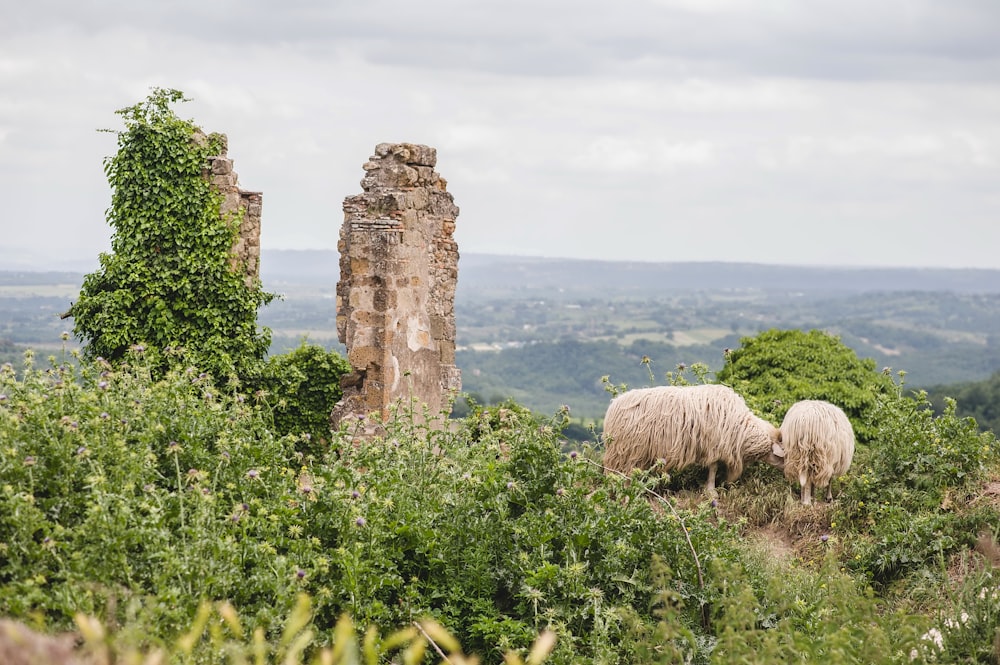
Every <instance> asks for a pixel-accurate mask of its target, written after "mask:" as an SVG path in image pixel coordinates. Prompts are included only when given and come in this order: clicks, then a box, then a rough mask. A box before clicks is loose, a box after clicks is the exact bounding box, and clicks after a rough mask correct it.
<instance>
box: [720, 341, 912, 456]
mask: <svg viewBox="0 0 1000 665" xmlns="http://www.w3.org/2000/svg"><path fill="white" fill-rule="evenodd" d="M717 379H718V381H719V383H725V384H727V385H730V386H732V387H733V388H735V389H736V390H737V392H739V393H740V394H741V395H743V396H744V397H746V398H747V401H748V402H750V403H751V404H752V405H754V406H756V407H757V408H759V409H761V410H762V411H763V412H765V413H767V414H769V416H770V418H771V419H772V420H773V421H774V422H779V423H780V422H781V419H782V418H783V417H784V415H785V412H786V411H788V409H789V407H791V405H792V404H794V403H795V402H797V401H800V400H804V399H821V400H826V401H828V402H831V403H833V404H836V405H837V406H839V407H840V408H841V409H843V410H844V412H845V413H846V414H847V416H848V418H850V420H851V424H852V425H853V426H854V432H855V435H856V436H857V437H858V440H859V441H862V442H865V441H869V440H871V438H872V437H873V436H874V434H875V431H874V429H873V426H872V425H871V412H872V410H873V409H874V408H875V403H876V398H877V396H878V395H879V394H881V393H883V392H885V391H888V390H892V389H893V382H892V378H891V377H889V376H887V375H885V374H884V373H882V372H878V371H876V369H875V362H874V361H873V360H871V359H864V360H862V359H859V358H858V356H857V355H856V354H855V353H854V351H852V350H851V349H850V348H848V347H847V346H845V345H844V344H843V343H841V342H840V340H839V339H838V338H836V337H834V336H832V335H829V334H827V333H825V332H823V331H821V330H811V331H809V332H803V331H801V330H776V329H775V330H768V331H765V332H762V333H760V334H759V335H757V336H755V337H745V338H743V339H742V340H740V348H738V349H736V350H734V351H731V352H730V353H728V354H727V356H726V361H725V364H724V365H723V367H722V369H721V370H720V371H719V372H718V375H717Z"/></svg>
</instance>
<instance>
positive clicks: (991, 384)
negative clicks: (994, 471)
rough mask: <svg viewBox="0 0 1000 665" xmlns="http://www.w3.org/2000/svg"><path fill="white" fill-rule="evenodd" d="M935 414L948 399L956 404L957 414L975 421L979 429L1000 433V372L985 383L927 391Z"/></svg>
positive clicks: (976, 382) (966, 383)
mask: <svg viewBox="0 0 1000 665" xmlns="http://www.w3.org/2000/svg"><path fill="white" fill-rule="evenodd" d="M927 395H928V399H929V400H930V401H931V403H932V404H933V405H934V409H935V411H937V412H939V413H940V412H942V411H944V409H945V408H946V407H947V404H948V398H952V399H954V400H955V401H956V402H957V413H958V414H959V415H962V416H969V417H972V418H975V419H976V422H977V423H978V424H979V427H981V428H983V429H988V430H991V431H993V432H1000V372H996V373H994V374H993V376H991V377H990V378H988V379H986V380H985V381H965V382H962V383H957V384H953V385H950V386H934V387H932V388H928V389H927Z"/></svg>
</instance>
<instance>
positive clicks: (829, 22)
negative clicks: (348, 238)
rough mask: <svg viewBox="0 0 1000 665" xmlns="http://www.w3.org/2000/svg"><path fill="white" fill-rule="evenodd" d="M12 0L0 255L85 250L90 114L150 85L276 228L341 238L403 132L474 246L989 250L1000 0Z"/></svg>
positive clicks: (95, 153) (284, 236) (320, 243)
mask: <svg viewBox="0 0 1000 665" xmlns="http://www.w3.org/2000/svg"><path fill="white" fill-rule="evenodd" d="M0 7H2V12H0V231H2V233H0V269H3V268H11V267H21V264H24V263H25V262H29V261H30V262H38V261H41V262H42V263H45V264H49V265H53V266H56V265H60V264H65V263H66V262H74V261H75V262H77V263H76V264H77V265H79V262H81V261H82V262H84V263H86V262H87V261H90V262H92V263H93V264H94V266H96V260H97V259H96V257H97V254H98V253H99V252H101V251H105V250H107V249H108V248H109V246H110V244H109V243H110V229H109V227H108V226H107V224H106V222H105V219H104V211H105V209H106V208H107V206H108V203H109V201H110V190H109V188H108V185H107V181H106V179H105V178H104V174H103V171H102V161H103V159H104V158H105V157H106V156H108V155H111V154H113V153H114V151H115V149H116V143H115V135H114V134H109V133H100V132H98V131H96V130H98V129H102V128H106V129H114V130H118V129H121V128H122V125H121V122H120V118H119V116H117V115H116V114H115V113H114V112H115V110H116V109H119V108H122V107H125V106H130V105H132V104H135V103H137V102H139V101H142V100H143V99H145V98H146V96H147V95H148V93H149V91H150V88H151V87H152V86H159V87H166V88H177V89H179V90H182V91H183V92H185V93H186V94H187V95H188V96H189V97H191V98H192V101H190V102H188V103H185V104H180V105H178V106H176V107H175V110H176V111H177V113H178V115H180V116H181V117H184V118H190V119H193V120H194V121H195V122H196V123H197V124H198V125H200V126H201V127H203V128H204V129H205V130H206V131H218V132H224V133H226V134H228V136H229V156H230V157H232V158H233V159H234V160H235V167H236V170H237V172H238V174H239V179H240V180H239V182H240V186H241V187H243V188H244V189H248V190H258V191H262V192H263V193H264V212H263V232H262V244H263V247H264V249H335V248H336V242H337V236H338V232H339V229H340V225H341V222H342V221H343V212H342V209H341V205H342V202H343V199H344V197H345V196H349V195H353V194H356V193H358V192H360V191H361V188H360V184H359V181H360V179H361V177H362V175H363V171H362V168H361V165H362V164H363V163H364V162H365V161H366V160H367V158H368V157H369V155H371V154H372V153H373V151H374V147H375V145H376V144H378V143H381V142H398V141H408V142H414V143H425V144H428V145H431V146H433V147H435V148H437V151H438V166H437V170H438V172H439V173H441V175H443V176H444V177H445V178H446V179H447V180H448V189H449V191H450V192H451V193H452V194H453V195H454V197H455V202H456V203H457V204H458V206H459V207H460V208H461V214H460V215H459V218H458V222H457V231H456V238H457V240H458V243H459V248H460V250H461V251H462V252H463V253H471V252H476V253H484V252H491V253H502V254H524V255H535V256H558V257H574V258H596V259H616V260H619V259H626V260H642V261H741V262H755V263H777V264H798V265H807V264H810V265H811V264H822V265H851V266H854V265H866V266H945V267H987V268H1000V1H998V0H829V1H827V0H809V1H803V0H752V1H751V0H648V1H643V0H615V1H613V2H610V1H608V0H601V1H599V2H597V1H592V0H502V1H501V0H421V1H420V2H412V1H406V2H404V1H403V0H326V1H319V0H283V1H282V2H280V3H279V2H276V1H274V0H241V1H237V0H212V1H211V2H205V1H204V0H170V1H169V2H167V1H155V2H154V1H146V0H92V1H90V2H79V1H73V2H70V1H67V0H30V1H26V0H0ZM84 267H86V266H84Z"/></svg>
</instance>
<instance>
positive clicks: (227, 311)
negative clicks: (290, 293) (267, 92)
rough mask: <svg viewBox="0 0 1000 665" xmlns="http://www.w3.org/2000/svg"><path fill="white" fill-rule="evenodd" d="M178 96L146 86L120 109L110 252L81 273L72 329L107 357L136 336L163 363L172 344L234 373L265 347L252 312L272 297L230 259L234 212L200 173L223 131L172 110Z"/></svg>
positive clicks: (111, 162)
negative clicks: (228, 212) (227, 211)
mask: <svg viewBox="0 0 1000 665" xmlns="http://www.w3.org/2000/svg"><path fill="white" fill-rule="evenodd" d="M182 99H183V94H182V93H180V92H179V91H176V90H162V89H154V91H153V92H152V93H151V94H150V96H149V97H148V99H146V101H145V102H141V103H139V104H136V105H135V106H130V107H128V108H124V109H121V110H119V111H118V114H119V115H120V116H121V117H122V119H123V120H124V122H125V127H126V129H125V131H123V132H119V134H118V153H117V154H116V155H114V156H113V157H110V158H108V159H107V160H106V161H105V165H104V166H105V173H106V174H107V176H108V182H109V184H110V185H111V190H112V196H111V207H110V208H109V209H108V223H109V224H110V225H111V228H112V229H113V235H112V239H111V248H112V251H111V253H110V254H102V255H101V257H100V261H101V266H100V268H99V269H98V270H97V271H96V272H93V273H90V274H89V275H87V276H86V278H85V279H84V282H83V288H82V290H81V291H80V297H79V299H78V300H77V301H76V302H75V303H73V306H72V307H71V309H70V314H71V315H72V316H73V318H74V328H73V330H74V332H75V334H76V336H77V337H78V338H79V339H80V340H82V341H83V344H84V346H83V348H84V354H85V356H86V357H88V358H99V357H101V358H105V359H108V360H112V361H117V360H119V359H121V358H123V357H125V355H126V353H127V352H128V350H129V349H130V348H132V347H136V346H143V347H144V348H146V349H147V350H148V351H149V352H150V353H151V354H153V353H155V354H156V355H157V357H158V358H159V359H160V360H159V361H158V363H157V364H158V365H159V368H160V369H161V370H162V369H163V368H165V367H167V366H168V365H169V364H170V363H171V362H172V361H171V359H170V356H172V355H173V354H175V353H177V349H178V348H181V349H183V354H184V357H185V359H186V361H187V362H191V363H193V364H194V365H196V366H198V367H199V368H201V369H202V370H205V371H208V372H210V373H212V374H214V375H215V376H218V377H227V378H228V377H231V376H244V375H246V374H247V373H248V372H249V371H251V370H253V369H254V368H255V366H256V364H257V363H259V362H260V361H261V360H263V358H264V355H265V353H266V352H267V349H268V345H269V343H270V339H269V332H268V331H267V330H258V329H257V310H258V309H259V308H260V306H261V305H263V304H265V303H267V302H268V301H269V300H270V298H271V296H270V294H267V293H265V292H264V291H263V290H262V289H261V288H260V285H259V284H255V285H253V286H250V287H248V286H247V285H246V284H245V283H244V273H243V270H242V269H238V270H235V269H233V268H232V267H231V266H230V260H231V259H230V255H231V252H232V247H233V245H234V242H235V240H236V234H237V232H238V227H239V219H238V218H237V217H236V216H223V215H222V214H221V212H220V209H221V202H222V195H221V194H219V193H218V192H217V191H215V190H213V189H212V187H211V184H210V183H209V181H208V179H207V178H206V177H205V176H204V174H203V170H204V169H205V167H206V165H207V163H208V162H207V160H208V158H209V157H211V156H214V155H217V154H219V153H220V147H221V143H220V142H221V141H222V137H221V136H220V135H217V134H212V135H209V136H205V135H204V134H202V133H201V132H200V130H198V128H197V127H196V126H195V125H194V124H193V123H192V122H191V121H187V120H181V119H180V118H178V117H177V116H176V115H175V114H174V112H173V111H172V110H171V108H170V105H171V104H172V103H175V102H177V101H180V100H182ZM161 354H162V355H161Z"/></svg>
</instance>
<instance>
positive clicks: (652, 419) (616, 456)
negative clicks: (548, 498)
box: [604, 384, 785, 492]
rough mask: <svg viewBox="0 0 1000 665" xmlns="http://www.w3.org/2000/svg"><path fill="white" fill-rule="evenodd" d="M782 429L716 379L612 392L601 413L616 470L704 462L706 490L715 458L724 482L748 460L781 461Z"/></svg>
mask: <svg viewBox="0 0 1000 665" xmlns="http://www.w3.org/2000/svg"><path fill="white" fill-rule="evenodd" d="M780 436H781V435H780V432H779V430H778V428H776V427H775V426H774V425H772V424H771V423H769V422H767V421H766V420H764V419H762V418H759V417H757V416H755V415H754V414H753V412H752V411H750V408H749V407H748V406H747V405H746V402H745V401H744V400H743V398H742V397H740V396H739V395H738V394H737V393H736V392H735V391H734V390H733V389H732V388H729V387H728V386H723V385H717V384H706V385H698V386H659V387H654V388H639V389H635V390H629V391H626V392H624V393H622V394H621V395H619V396H617V397H615V398H614V399H613V400H612V401H611V404H610V406H608V411H607V414H606V415H605V417H604V442H605V446H606V448H605V451H604V466H605V467H606V468H607V469H609V470H611V471H616V472H619V473H628V472H629V471H631V470H632V469H637V468H639V469H649V468H651V467H653V466H654V465H655V464H657V463H658V462H659V463H662V464H663V465H664V469H663V470H665V471H670V470H674V469H676V470H681V469H684V468H686V467H689V466H692V465H698V466H707V467H708V480H707V481H706V483H705V491H706V492H714V491H715V475H716V471H717V470H718V467H719V463H720V462H722V463H723V464H725V465H726V469H727V476H726V480H727V482H732V481H734V480H736V479H737V478H739V477H740V475H742V473H743V465H744V463H746V462H752V461H757V460H763V461H767V462H768V463H769V464H771V465H773V466H777V467H779V468H780V467H781V466H782V465H783V459H782V458H783V457H784V454H785V453H784V450H782V448H781V444H780V441H781V439H780Z"/></svg>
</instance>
